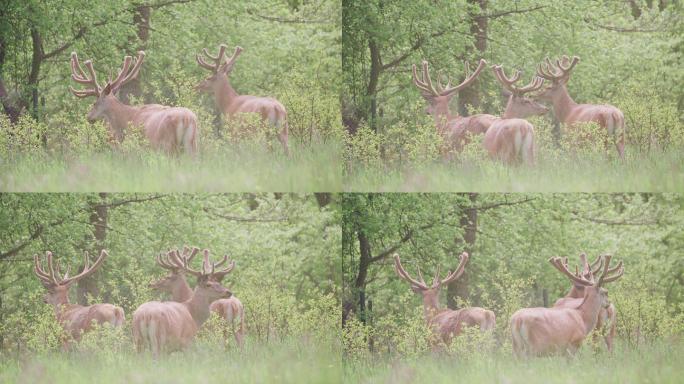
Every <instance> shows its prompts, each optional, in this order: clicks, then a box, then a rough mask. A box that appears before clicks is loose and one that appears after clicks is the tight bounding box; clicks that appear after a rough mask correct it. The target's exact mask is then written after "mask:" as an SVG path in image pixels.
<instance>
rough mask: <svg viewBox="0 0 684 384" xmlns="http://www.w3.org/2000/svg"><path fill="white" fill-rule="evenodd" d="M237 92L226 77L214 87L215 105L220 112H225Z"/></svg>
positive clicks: (236, 95)
mask: <svg viewBox="0 0 684 384" xmlns="http://www.w3.org/2000/svg"><path fill="white" fill-rule="evenodd" d="M238 96H240V95H238V93H237V92H236V91H235V89H233V87H232V86H231V85H230V81H228V77H223V78H222V79H221V82H220V83H219V85H218V86H217V87H216V88H215V89H214V100H216V107H217V108H218V109H219V110H221V112H224V113H225V112H226V111H228V109H229V108H230V105H231V104H233V101H235V98H237V97H238Z"/></svg>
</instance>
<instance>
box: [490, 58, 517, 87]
mask: <svg viewBox="0 0 684 384" xmlns="http://www.w3.org/2000/svg"><path fill="white" fill-rule="evenodd" d="M492 70H493V71H494V76H495V77H496V79H497V80H499V83H501V85H503V87H504V88H506V89H508V90H509V91H511V92H512V93H517V91H518V89H517V88H516V87H514V86H513V84H514V83H515V82H517V81H518V80H519V79H520V75H521V72H520V71H516V72H515V74H514V75H513V77H512V78H509V77H508V76H506V72H505V71H504V69H503V66H501V65H492Z"/></svg>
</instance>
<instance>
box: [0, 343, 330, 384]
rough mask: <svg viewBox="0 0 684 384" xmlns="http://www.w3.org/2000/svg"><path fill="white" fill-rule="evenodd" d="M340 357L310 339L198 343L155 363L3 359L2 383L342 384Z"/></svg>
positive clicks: (131, 356) (80, 357)
mask: <svg viewBox="0 0 684 384" xmlns="http://www.w3.org/2000/svg"><path fill="white" fill-rule="evenodd" d="M339 356H340V355H339V353H337V352H335V349H334V348H333V347H330V346H325V345H321V343H316V342H312V341H306V340H294V339H291V340H285V341H283V342H272V343H269V344H257V345H250V343H249V341H248V343H247V344H246V346H245V349H244V351H243V352H240V351H239V350H237V349H235V348H228V349H223V348H218V347H215V346H206V345H204V346H202V345H195V346H194V347H193V348H191V349H189V350H186V351H183V352H175V353H173V354H171V355H168V356H162V357H161V358H160V359H159V360H156V361H155V360H153V359H152V358H151V357H150V356H149V354H142V355H138V354H136V353H134V352H133V351H127V352H124V353H118V354H107V353H105V352H93V351H91V352H89V353H85V352H69V353H59V352H50V353H44V354H31V355H23V356H21V357H16V356H1V355H0V357H1V358H0V382H2V383H8V384H9V383H35V384H40V383H51V384H52V383H54V384H59V383H65V384H67V383H68V384H77V383H99V384H107V383H125V384H137V383H336V382H340V381H341V380H342V368H341V364H340V357H339Z"/></svg>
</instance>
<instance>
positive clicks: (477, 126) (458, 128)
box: [413, 59, 497, 158]
mask: <svg viewBox="0 0 684 384" xmlns="http://www.w3.org/2000/svg"><path fill="white" fill-rule="evenodd" d="M485 65H487V62H486V61H485V60H483V59H481V60H480V63H479V64H478V65H477V68H476V69H475V72H473V73H470V66H469V65H468V63H467V62H466V63H465V79H464V80H463V82H462V83H461V84H459V85H457V86H455V87H454V86H452V85H451V80H449V81H448V82H447V85H446V86H445V85H442V84H441V82H440V81H439V79H437V88H435V87H434V86H433V84H432V79H430V71H429V68H428V62H427V61H425V60H423V72H422V76H421V78H420V79H419V78H418V72H417V69H416V65H415V64H414V65H413V83H414V84H415V85H416V87H417V88H418V89H419V90H420V94H421V95H422V96H423V98H424V99H425V101H427V103H428V107H427V108H426V109H425V112H426V113H427V114H429V115H432V117H433V118H434V120H435V127H436V128H437V132H438V133H439V134H440V136H442V137H443V138H444V141H445V144H446V145H445V146H444V147H443V155H444V157H446V158H448V157H449V152H450V151H452V150H455V151H457V152H460V151H461V150H462V149H463V146H464V145H466V144H467V143H468V133H470V134H481V133H484V132H485V131H487V129H488V128H489V126H490V125H491V124H492V123H493V122H494V120H496V119H497V117H496V116H492V115H486V114H480V115H472V116H468V117H463V116H459V115H458V114H452V113H451V112H450V111H449V101H451V98H452V97H453V96H454V95H455V94H456V93H457V92H458V91H460V90H461V89H463V88H466V87H468V86H469V85H471V84H472V83H473V82H474V81H475V79H476V78H477V76H478V75H479V74H480V72H482V69H483V68H484V67H485Z"/></svg>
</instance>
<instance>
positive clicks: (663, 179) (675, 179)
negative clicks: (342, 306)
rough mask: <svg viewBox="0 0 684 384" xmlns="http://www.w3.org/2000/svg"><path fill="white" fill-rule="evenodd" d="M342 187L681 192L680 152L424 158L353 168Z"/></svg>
mask: <svg viewBox="0 0 684 384" xmlns="http://www.w3.org/2000/svg"><path fill="white" fill-rule="evenodd" d="M344 189H345V190H346V191H350V192H360V191H377V192H388V191H403V192H413V191H421V192H427V191H430V192H445V191H454V192H456V191H477V192H680V191H682V190H684V152H683V151H681V150H670V151H668V152H659V153H651V154H637V153H635V152H634V151H630V148H627V156H626V158H625V159H624V160H619V159H617V158H612V159H611V158H608V157H606V156H603V155H601V154H589V155H585V156H580V155H570V154H564V155H563V154H561V155H558V156H554V157H548V156H547V157H545V156H544V154H543V153H542V154H540V155H539V156H538V158H537V162H536V164H535V165H534V166H531V167H522V166H520V167H511V166H505V165H502V164H500V163H495V162H493V161H490V160H488V159H482V160H477V161H470V162H467V161H466V162H462V163H459V162H457V161H454V162H448V163H447V162H443V161H436V162H428V163H424V164H422V165H408V166H382V165H377V166H372V167H365V168H356V169H354V170H353V171H351V172H348V174H347V175H346V176H345V185H344Z"/></svg>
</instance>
